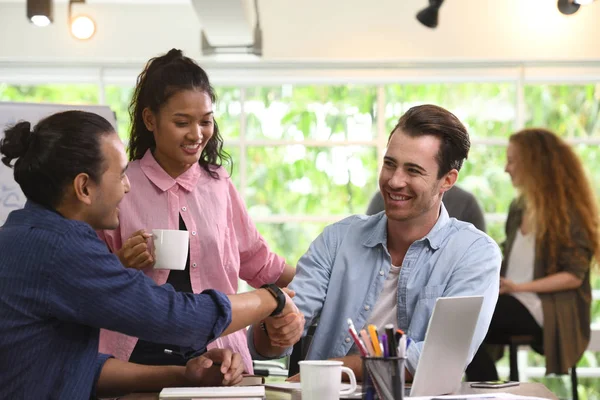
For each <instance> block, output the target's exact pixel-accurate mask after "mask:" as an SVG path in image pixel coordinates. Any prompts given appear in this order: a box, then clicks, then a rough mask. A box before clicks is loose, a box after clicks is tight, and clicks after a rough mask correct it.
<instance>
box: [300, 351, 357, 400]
mask: <svg viewBox="0 0 600 400" xmlns="http://www.w3.org/2000/svg"><path fill="white" fill-rule="evenodd" d="M298 364H299V365H300V387H301V388H302V400H338V399H339V398H340V396H344V395H348V394H351V393H354V392H355V391H356V376H354V372H352V370H351V369H350V368H348V367H344V366H343V365H344V363H343V362H341V361H329V360H324V361H316V360H310V361H309V360H306V361H300V362H299V363H298ZM342 372H345V373H346V374H347V375H348V377H349V378H350V388H349V389H346V390H340V388H341V386H342V385H341V382H342Z"/></svg>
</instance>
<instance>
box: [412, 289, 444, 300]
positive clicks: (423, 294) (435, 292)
mask: <svg viewBox="0 0 600 400" xmlns="http://www.w3.org/2000/svg"><path fill="white" fill-rule="evenodd" d="M445 288H446V285H430V286H425V287H424V288H423V289H421V291H420V292H419V298H418V299H417V302H421V301H424V302H428V303H429V302H432V303H435V300H436V299H437V298H438V297H441V296H442V294H444V289H445Z"/></svg>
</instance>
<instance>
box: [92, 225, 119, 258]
mask: <svg viewBox="0 0 600 400" xmlns="http://www.w3.org/2000/svg"><path fill="white" fill-rule="evenodd" d="M96 233H97V234H98V237H99V238H100V240H102V241H103V242H104V243H106V245H107V246H108V249H109V250H110V252H111V253H115V252H116V251H117V250H119V249H120V248H121V246H122V245H123V244H122V243H121V228H120V227H117V229H113V230H103V231H96Z"/></svg>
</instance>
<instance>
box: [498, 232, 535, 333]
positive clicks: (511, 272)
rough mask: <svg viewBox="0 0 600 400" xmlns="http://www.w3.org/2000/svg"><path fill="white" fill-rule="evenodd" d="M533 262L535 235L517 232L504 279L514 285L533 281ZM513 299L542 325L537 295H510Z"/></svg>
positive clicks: (519, 293) (524, 293)
mask: <svg viewBox="0 0 600 400" xmlns="http://www.w3.org/2000/svg"><path fill="white" fill-rule="evenodd" d="M534 262H535V233H534V232H530V233H528V234H527V235H523V234H522V233H521V230H520V229H518V230H517V236H516V237H515V241H514V243H513V246H512V250H511V252H510V257H509V258H508V267H507V270H506V278H508V279H510V280H511V281H513V282H515V283H525V282H531V281H532V280H533V268H534ZM510 295H511V296H513V297H514V298H515V299H517V300H519V301H520V302H521V304H523V305H524V306H525V308H526V309H527V311H529V313H530V314H531V315H532V316H533V318H534V319H535V321H536V322H537V323H538V325H540V326H543V325H544V312H543V310H542V301H541V300H540V297H539V296H538V295H537V293H533V292H517V293H510Z"/></svg>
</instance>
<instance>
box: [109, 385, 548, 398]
mask: <svg viewBox="0 0 600 400" xmlns="http://www.w3.org/2000/svg"><path fill="white" fill-rule="evenodd" d="M266 392H267V393H266V394H267V397H266V400H301V399H302V395H301V393H300V392H299V391H298V392H294V393H289V392H282V391H276V390H267V391H266ZM500 392H502V393H513V394H517V395H520V396H534V397H542V398H546V399H552V400H558V397H557V396H556V395H555V394H554V393H552V392H551V391H550V390H548V388H547V387H546V386H544V385H543V384H541V383H529V382H523V383H521V384H520V385H519V386H512V387H507V388H502V389H474V388H472V387H471V386H469V383H468V382H463V383H462V385H461V388H460V390H459V391H458V393H456V394H477V393H500ZM121 399H123V400H157V399H158V394H156V393H137V394H131V395H129V396H125V397H122V398H121Z"/></svg>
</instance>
